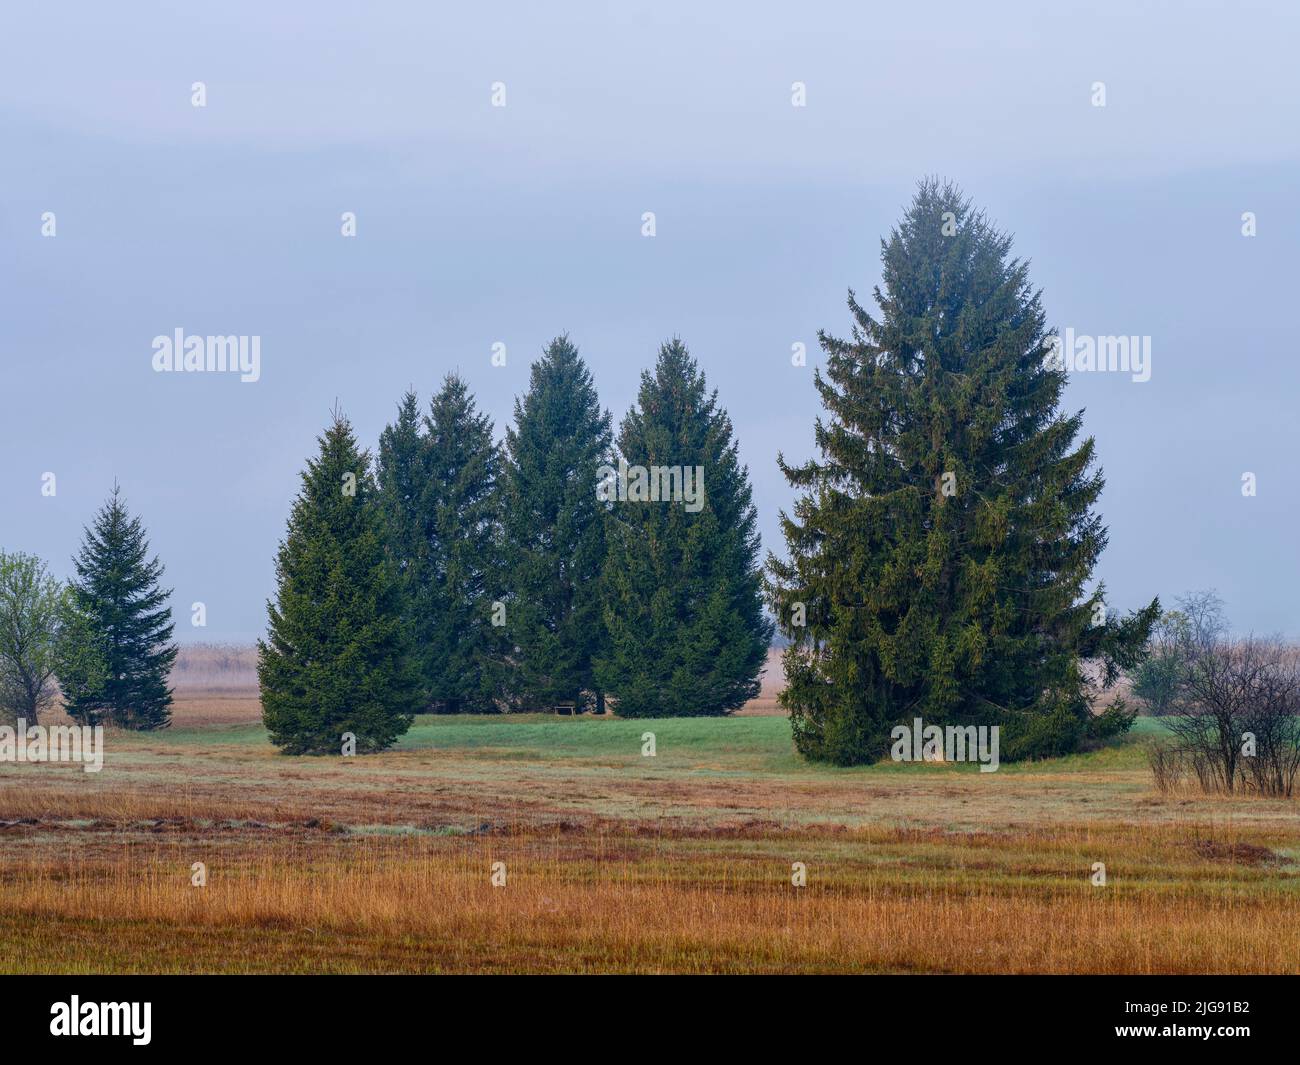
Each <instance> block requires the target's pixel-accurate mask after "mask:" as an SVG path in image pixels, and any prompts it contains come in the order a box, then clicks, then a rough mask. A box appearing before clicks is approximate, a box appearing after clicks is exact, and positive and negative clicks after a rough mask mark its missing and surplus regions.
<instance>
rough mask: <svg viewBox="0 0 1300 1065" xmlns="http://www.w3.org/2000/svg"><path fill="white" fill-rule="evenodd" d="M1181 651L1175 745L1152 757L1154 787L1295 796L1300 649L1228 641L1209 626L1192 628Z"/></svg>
mask: <svg viewBox="0 0 1300 1065" xmlns="http://www.w3.org/2000/svg"><path fill="white" fill-rule="evenodd" d="M1181 652H1182V656H1183V660H1184V662H1185V663H1186V665H1185V668H1184V669H1183V672H1182V677H1181V678H1180V681H1179V684H1178V691H1177V695H1176V700H1175V706H1176V708H1177V714H1178V716H1175V717H1171V718H1169V719H1168V723H1169V730H1170V732H1172V733H1173V737H1174V740H1173V744H1172V747H1171V748H1169V749H1167V750H1163V751H1162V752H1161V753H1160V754H1159V755H1154V754H1153V755H1152V762H1151V767H1152V774H1153V776H1154V777H1155V780H1156V786H1157V787H1159V788H1160V789H1161V790H1162V791H1163V790H1166V788H1167V787H1168V786H1169V781H1170V780H1171V779H1173V778H1174V776H1175V775H1176V777H1177V779H1179V780H1181V779H1182V778H1184V777H1187V776H1194V777H1195V778H1196V780H1197V783H1198V784H1199V785H1200V788H1201V790H1202V791H1205V792H1207V793H1226V794H1233V793H1236V792H1249V793H1256V794H1259V795H1266V796H1273V797H1278V796H1281V797H1290V796H1291V795H1292V794H1293V793H1294V788H1295V778H1296V775H1297V772H1298V771H1300V718H1298V717H1297V715H1298V714H1300V666H1298V662H1300V660H1298V658H1297V654H1296V652H1295V649H1294V648H1291V647H1288V646H1287V645H1286V644H1284V643H1282V641H1281V640H1279V639H1276V638H1259V637H1254V636H1250V637H1246V638H1244V639H1240V640H1232V639H1228V638H1226V637H1224V635H1223V628H1222V626H1220V625H1209V626H1188V628H1187V630H1186V632H1185V633H1184V636H1183V643H1182V648H1181ZM1162 781H1163V783H1162Z"/></svg>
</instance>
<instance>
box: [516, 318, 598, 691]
mask: <svg viewBox="0 0 1300 1065" xmlns="http://www.w3.org/2000/svg"><path fill="white" fill-rule="evenodd" d="M611 444H612V441H611V432H610V417H609V414H608V413H607V412H602V411H601V409H600V402H599V400H598V398H597V396H596V389H595V386H594V385H593V384H592V380H591V373H590V372H589V371H588V369H587V366H586V364H585V363H584V362H583V361H582V358H581V357H580V356H579V354H578V349H577V348H576V347H574V346H573V344H572V343H570V341H569V338H568V337H567V336H561V337H557V338H556V339H555V340H553V341H552V342H551V343H550V345H549V346H548V347H547V349H546V351H545V353H544V354H543V355H542V358H541V359H539V360H538V361H537V362H535V363H534V364H533V366H532V371H531V375H530V379H529V388H528V393H527V394H526V395H525V396H524V398H523V399H522V400H516V401H515V424H514V426H513V427H511V428H510V429H509V430H508V431H507V433H506V449H507V459H506V465H505V470H504V476H503V478H502V481H503V506H504V514H505V533H506V538H505V539H506V545H505V550H506V553H507V565H508V575H507V580H506V584H507V588H508V594H509V598H508V599H507V600H506V608H507V618H506V625H505V634H506V637H507V639H508V640H509V641H510V643H511V648H510V654H511V666H512V671H511V676H510V681H509V684H510V691H511V695H512V702H513V703H514V704H516V705H518V706H523V707H528V708H546V709H549V708H550V707H552V706H554V705H556V704H557V703H561V702H572V703H574V704H575V705H577V706H579V707H582V706H587V705H590V704H591V702H592V697H593V695H594V697H595V703H596V708H597V709H603V704H604V697H603V693H600V692H599V691H598V690H597V684H596V680H595V675H594V672H593V666H592V662H593V659H594V658H595V657H596V656H597V655H599V654H600V653H601V651H602V650H603V647H604V641H605V627H604V621H603V617H602V613H603V612H602V608H601V600H600V594H599V588H598V586H597V582H598V580H599V577H600V573H601V568H602V566H603V565H604V561H605V510H604V507H603V505H602V504H601V503H600V502H599V501H598V500H597V498H596V487H597V483H598V480H599V477H598V471H599V469H600V467H601V466H602V465H605V464H607V463H608V462H609V459H610V448H611Z"/></svg>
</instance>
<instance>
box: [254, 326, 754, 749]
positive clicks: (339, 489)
mask: <svg viewBox="0 0 1300 1065" xmlns="http://www.w3.org/2000/svg"><path fill="white" fill-rule="evenodd" d="M620 457H621V458H622V459H624V460H625V461H626V462H627V463H628V464H629V465H642V466H646V467H649V466H652V465H664V466H683V467H685V466H691V467H694V466H700V467H703V469H704V485H705V490H704V496H703V498H704V506H703V507H702V509H700V510H699V511H698V512H695V513H690V512H687V511H686V509H685V508H684V507H683V506H682V505H681V504H680V503H670V502H659V503H644V502H613V501H604V500H602V499H601V498H600V497H599V495H598V491H597V489H598V486H599V484H600V482H601V474H600V471H601V469H602V467H606V466H616V465H617V463H618V461H619V458H620ZM758 552H759V541H758V534H757V529H756V515H755V510H754V506H753V503H752V501H751V496H750V486H749V479H748V474H747V472H746V470H745V468H744V467H743V466H742V465H741V464H740V461H739V458H738V455H737V447H736V442H735V440H734V439H733V436H732V427H731V421H730V419H729V418H728V416H727V414H726V412H725V411H724V410H722V409H721V408H720V407H719V406H718V404H717V397H716V393H711V392H709V391H708V388H707V386H706V383H705V379H704V375H703V374H702V373H701V372H700V370H699V367H698V365H697V364H696V362H695V360H694V359H693V358H692V357H691V356H690V355H689V353H688V352H687V350H686V348H685V346H684V345H683V344H682V343H681V342H680V341H678V340H673V341H671V342H669V343H667V344H665V345H664V346H663V347H662V349H661V351H660V353H659V359H658V362H657V365H656V366H655V369H654V372H653V373H649V372H646V373H643V374H642V379H641V387H640V392H639V394H638V396H637V401H636V404H635V406H634V407H633V408H632V410H631V411H630V412H629V413H628V415H627V417H626V418H625V419H624V421H623V424H622V426H621V429H620V432H619V434H618V438H617V440H615V439H614V437H613V433H612V427H611V418H610V415H609V414H608V413H607V412H604V411H602V410H601V407H600V403H599V400H598V398H597V395H596V389H595V386H594V384H593V382H592V378H591V374H590V372H589V370H588V368H587V366H586V365H585V363H584V361H583V360H582V358H581V357H580V355H579V353H578V349H577V348H576V347H575V346H574V345H573V344H572V343H571V342H570V341H569V339H568V337H564V336H562V337H558V338H557V339H555V340H554V341H552V342H551V344H550V345H549V346H548V347H547V348H546V350H545V352H544V353H543V355H542V357H541V358H540V359H539V360H538V361H537V362H535V363H534V364H533V366H532V368H531V375H530V380H529V387H528V391H527V393H526V394H525V395H524V396H523V397H522V398H521V399H517V400H516V402H515V409H514V424H513V425H511V426H510V427H509V428H508V429H507V431H506V434H505V441H504V444H498V443H497V442H496V441H495V440H494V433H493V425H492V422H491V420H490V419H489V418H488V417H487V416H486V415H484V414H481V413H480V412H479V411H478V410H477V409H476V406H475V403H474V399H473V397H472V396H471V395H470V393H469V390H468V389H467V387H466V385H465V382H464V381H463V380H462V379H461V378H460V377H459V376H457V375H454V374H453V375H450V376H448V377H447V378H446V379H445V380H444V382H443V383H442V387H441V389H440V390H439V391H438V393H437V394H436V395H435V396H434V397H433V399H432V401H431V402H430V403H429V405H428V408H427V409H425V410H422V409H421V405H420V402H419V400H418V398H417V396H416V395H415V394H414V393H413V392H411V393H408V394H407V395H405V396H404V397H403V398H402V400H401V402H400V403H399V404H398V407H397V417H396V420H395V421H394V422H393V423H392V424H391V425H389V426H388V427H387V428H386V429H385V430H384V431H383V433H382V434H381V436H380V440H379V451H378V456H377V459H375V460H374V461H373V463H372V457H371V455H370V453H369V452H368V451H366V450H365V449H363V448H362V447H361V446H360V444H359V443H358V441H357V439H356V436H355V434H354V432H353V430H352V428H351V426H350V424H349V423H348V421H347V419H346V418H344V417H343V416H342V415H341V414H339V413H337V412H336V413H335V415H334V418H333V421H332V423H331V424H330V425H329V426H328V427H327V428H326V430H325V432H324V433H323V434H322V436H321V437H320V438H319V452H318V454H317V455H316V456H315V457H314V458H313V459H311V460H310V461H309V462H308V464H307V468H306V470H305V472H304V473H303V476H302V489H301V491H300V493H299V495H298V497H297V499H296V500H295V502H294V505H293V509H292V513H291V516H290V519H289V526H288V532H287V535H286V537H285V539H284V541H283V542H282V544H281V546H280V551H279V554H278V557H277V560H276V576H277V584H278V593H277V597H276V600H275V601H274V602H273V603H270V604H268V611H269V625H268V635H267V638H266V640H265V641H263V642H262V643H261V645H260V659H259V678H260V682H261V688H262V705H263V716H264V720H265V722H266V725H267V729H268V731H269V732H270V735H271V739H272V742H274V743H275V744H276V745H277V746H279V747H280V748H281V749H282V750H284V751H285V752H287V753H292V754H311V753H339V752H340V751H341V750H343V749H344V745H345V744H346V743H350V744H352V749H354V750H356V751H358V752H365V751H374V750H382V749H384V748H386V747H388V746H390V745H391V744H392V743H393V742H394V741H395V740H396V739H397V738H398V737H399V736H400V735H401V734H402V733H403V732H404V731H405V730H406V729H407V728H408V727H409V725H410V722H411V720H412V717H413V715H414V714H416V713H422V712H438V713H459V712H473V713H483V712H494V711H504V710H530V709H546V710H549V709H552V708H554V707H556V706H560V705H567V704H572V705H573V706H574V708H575V709H593V710H596V711H597V712H603V711H604V709H605V706H606V699H607V698H608V699H611V700H612V701H613V703H614V705H615V707H616V709H617V712H618V713H619V714H620V715H621V716H625V717H633V716H640V717H652V716H680V715H716V714H725V713H728V712H729V711H732V710H734V709H736V708H738V707H739V706H741V705H742V704H743V703H744V702H745V701H746V700H748V699H750V698H752V697H753V696H754V695H755V694H757V691H758V679H757V678H758V674H759V671H760V670H761V668H762V664H763V660H764V656H765V654H766V650H767V646H768V643H769V640H770V638H771V634H772V625H771V623H770V622H769V621H768V620H767V619H766V618H765V616H764V614H763V609H762V578H761V574H760V571H759V561H758ZM345 737H347V738H346V739H345Z"/></svg>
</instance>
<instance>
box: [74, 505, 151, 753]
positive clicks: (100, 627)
mask: <svg viewBox="0 0 1300 1065" xmlns="http://www.w3.org/2000/svg"><path fill="white" fill-rule="evenodd" d="M73 565H74V567H75V568H76V573H77V576H76V579H75V580H74V581H73V596H74V598H75V610H74V612H73V616H76V617H77V618H78V619H79V622H80V624H81V625H83V626H84V631H85V639H86V640H87V641H90V642H92V643H93V644H94V645H95V646H94V658H95V660H96V668H94V669H92V670H83V669H75V670H74V669H69V670H67V671H66V675H65V676H64V677H61V678H60V680H61V681H62V682H63V688H64V703H65V709H66V710H67V713H68V714H69V716H71V717H72V718H74V719H75V720H77V721H79V722H80V723H82V724H85V725H97V724H108V725H116V726H118V727H119V728H130V729H140V730H148V729H159V728H166V727H167V726H168V725H169V724H170V723H171V704H172V690H171V688H169V687H168V685H167V681H168V677H169V676H170V674H171V669H172V663H173V662H175V661H176V647H175V645H174V644H172V643H171V642H170V641H171V638H172V633H173V631H174V629H175V625H174V623H173V621H172V615H171V609H170V608H169V607H168V606H167V600H168V598H169V597H170V596H171V589H170V588H167V589H164V588H162V587H160V585H159V581H160V580H161V579H162V575H163V566H162V563H161V562H160V561H159V560H158V558H157V557H156V556H155V557H154V558H150V557H149V541H148V538H147V536H146V534H145V530H144V525H143V524H142V523H141V521H140V518H139V517H138V516H137V517H132V516H131V514H130V512H129V511H128V510H127V507H126V502H125V500H123V498H122V493H121V489H120V488H119V487H118V486H117V485H114V486H113V494H112V495H111V496H109V498H108V501H107V502H106V503H105V504H104V506H103V507H102V508H100V511H99V513H98V514H97V515H96V516H95V520H94V522H93V523H92V524H91V525H90V526H89V527H88V528H86V530H85V535H84V537H83V540H82V546H81V552H80V553H79V554H78V555H77V557H76V558H74V559H73Z"/></svg>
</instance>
